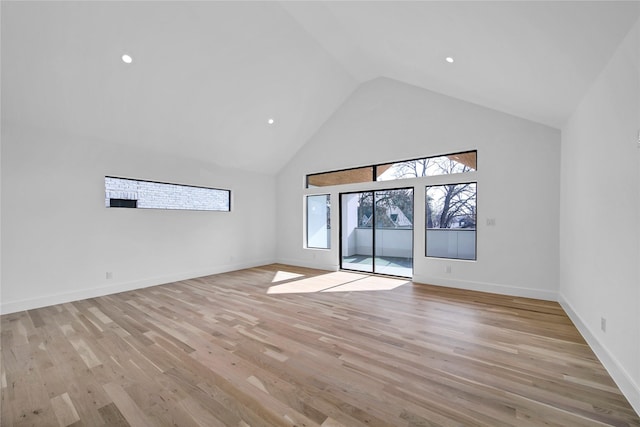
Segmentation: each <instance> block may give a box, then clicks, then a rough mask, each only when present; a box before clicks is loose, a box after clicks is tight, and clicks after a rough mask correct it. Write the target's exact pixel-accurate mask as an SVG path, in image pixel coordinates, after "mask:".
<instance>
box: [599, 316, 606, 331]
mask: <svg viewBox="0 0 640 427" xmlns="http://www.w3.org/2000/svg"><path fill="white" fill-rule="evenodd" d="M600 329H602V332H607V319H605V318H604V317H601V318H600Z"/></svg>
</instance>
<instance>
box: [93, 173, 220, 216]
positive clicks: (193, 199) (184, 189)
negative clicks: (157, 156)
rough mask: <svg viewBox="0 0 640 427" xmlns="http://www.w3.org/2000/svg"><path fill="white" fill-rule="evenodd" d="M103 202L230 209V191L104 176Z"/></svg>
mask: <svg viewBox="0 0 640 427" xmlns="http://www.w3.org/2000/svg"><path fill="white" fill-rule="evenodd" d="M104 189H105V206H106V207H108V208H109V207H119V208H142V209H181V210H197V211H229V210H230V209H231V192H230V191H229V190H219V189H217V188H206V187H195V186H190V185H180V184H168V183H164V182H154V181H140V180H136V179H128V178H115V177H110V176H106V177H105V178H104Z"/></svg>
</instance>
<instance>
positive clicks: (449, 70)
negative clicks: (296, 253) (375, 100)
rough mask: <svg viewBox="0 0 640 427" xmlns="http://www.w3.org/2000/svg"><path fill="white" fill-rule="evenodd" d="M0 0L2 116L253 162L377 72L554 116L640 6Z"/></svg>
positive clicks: (266, 162)
mask: <svg viewBox="0 0 640 427" xmlns="http://www.w3.org/2000/svg"><path fill="white" fill-rule="evenodd" d="M1 7H2V10H1V14H2V16H1V18H2V51H1V53H2V58H1V59H2V120H3V123H17V124H20V125H24V126H37V127H40V128H51V129H56V130H61V131H65V132H71V133H73V134H77V135H80V136H84V137H86V138H87V140H95V139H99V140H104V141H107V142H112V143H122V144H135V145H138V146H141V147H144V148H148V149H154V150H159V151H162V152H166V153H169V154H172V155H179V156H185V157H193V158H199V159H206V160H208V161H210V162H212V163H216V164H221V165H226V166H231V167H236V168H242V169H251V170H256V171H261V172H265V173H275V172H277V171H278V170H279V169H280V168H281V167H282V166H283V165H284V164H285V163H286V162H287V161H288V160H289V159H290V158H291V156H292V155H293V154H294V153H295V151H296V150H298V149H299V148H300V147H301V146H302V145H303V144H304V143H305V142H306V141H307V140H308V139H309V137H310V136H312V135H313V133H314V132H316V131H317V130H318V129H319V128H320V127H321V125H322V123H323V122H324V121H325V120H326V119H327V118H328V117H330V115H331V114H332V113H333V112H334V111H335V110H336V109H337V108H338V107H339V106H340V104H341V103H342V102H343V101H344V100H345V99H346V98H348V96H349V95H350V94H351V93H352V92H353V90H355V89H356V88H357V87H358V85H360V84H361V83H363V82H366V81H368V80H370V79H373V78H377V77H388V78H392V79H396V80H399V81H402V82H405V83H409V84H412V85H415V86H417V87H421V88H425V89H429V90H432V91H436V92H440V93H443V94H446V95H450V96H453V97H457V98H460V99H463V100H466V101H470V102H474V103H478V104H481V105H484V106H487V107H489V108H494V109H497V110H500V111H504V112H507V113H509V114H513V115H516V116H520V117H523V118H526V119H530V120H533V121H537V122H540V123H543V124H547V125H550V126H553V127H560V126H561V125H562V124H563V122H564V121H565V120H566V119H567V118H568V117H569V115H570V114H571V112H572V111H573V110H574V109H575V107H576V106H577V105H578V103H579V102H580V99H581V97H582V96H583V94H584V93H585V91H586V90H587V88H588V87H589V85H590V84H591V82H592V81H593V80H594V79H595V78H596V77H597V76H598V74H599V72H600V71H601V70H602V69H603V67H604V66H605V65H606V63H607V61H608V60H609V58H610V57H611V56H612V54H613V52H614V50H615V49H616V47H617V46H618V44H619V43H620V41H621V40H622V39H623V37H624V36H625V35H626V33H627V32H628V31H629V29H630V28H631V26H632V25H633V24H634V23H635V22H636V21H637V20H638V17H639V16H640V3H638V2H633V1H632V2H625V1H623V2H614V1H603V2H596V1H584V2H565V1H557V2H544V1H531V2H515V1H514V2H486V1H471V2H451V1H441V2H437V1H425V2H415V1H414V2H400V1H389V2H384V1H380V2H378V1H372V2H369V1H355V2H320V1H318V2H271V1H259V2H242V1H235V2H217V1H216V2H214V1H211V2H203V1H199V2H185V1H179V2H165V1H157V2H155V1H143V2H109V1H107V2H56V1H45V2H11V1H3V2H2V6H1ZM125 53H127V54H130V55H131V56H132V57H133V62H132V63H131V64H125V63H123V62H122V60H121V56H122V55H123V54H125ZM447 56H451V57H453V58H454V62H453V63H447V62H446V61H445V60H444V59H445V57H447ZM269 118H273V119H274V123H273V124H268V123H267V120H268V119H269Z"/></svg>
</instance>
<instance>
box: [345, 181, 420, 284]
mask: <svg viewBox="0 0 640 427" xmlns="http://www.w3.org/2000/svg"><path fill="white" fill-rule="evenodd" d="M340 233H341V245H340V262H341V264H340V266H341V268H343V269H345V270H356V271H362V272H367V273H379V274H388V275H393V276H402V277H411V276H412V275H413V189H412V188H401V189H393V190H378V191H363V192H358V193H343V194H341V195H340Z"/></svg>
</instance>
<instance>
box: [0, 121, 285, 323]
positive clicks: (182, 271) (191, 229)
mask: <svg viewBox="0 0 640 427" xmlns="http://www.w3.org/2000/svg"><path fill="white" fill-rule="evenodd" d="M105 175H115V176H122V177H128V178H139V179H148V180H156V181H165V182H173V183H181V184H192V185H201V186H210V187H218V188H227V189H231V190H232V212H228V213H225V212H197V211H169V210H155V209H109V208H105V207H104V176H105ZM274 194H275V178H274V177H273V176H268V175H262V174H252V173H247V172H241V171H235V170H226V169H224V168H222V167H219V166H216V165H213V164H207V163H204V162H203V163H199V162H196V161H192V160H185V159H180V158H176V157H175V156H168V155H163V154H161V153H155V154H154V153H152V152H149V151H148V150H145V151H144V152H142V151H137V150H136V149H133V148H131V147H129V146H124V145H117V144H113V143H107V142H101V141H95V140H90V139H87V138H81V137H79V136H74V135H70V134H62V133H55V132H53V131H50V130H47V131H42V130H38V129H33V128H27V127H17V126H11V125H10V124H7V123H3V126H2V277H1V278H2V282H1V289H2V312H3V313H7V312H12V311H18V310H23V309H28V308H34V307H38V306H44V305H50V304H54V303H59V302H65V301H70V300H75V299H80V298H87V297H91V296H96V295H102V294H108V293H113V292H117V291H121V290H128V289H134V288H139V287H143V286H148V285H155V284H160V283H165V282H170V281H174V280H179V279H185V278H190V277H197V276H202V275H206V274H212V273H217V272H221V271H227V270H234V269H238V268H242V267H247V266H253V265H261V264H265V263H269V262H273V261H274V255H275V243H274V242H275V240H276V236H275V230H274V227H273V224H275V211H276V208H275V202H274ZM107 271H109V272H112V273H113V278H112V279H110V280H107V279H106V272H107Z"/></svg>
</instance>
